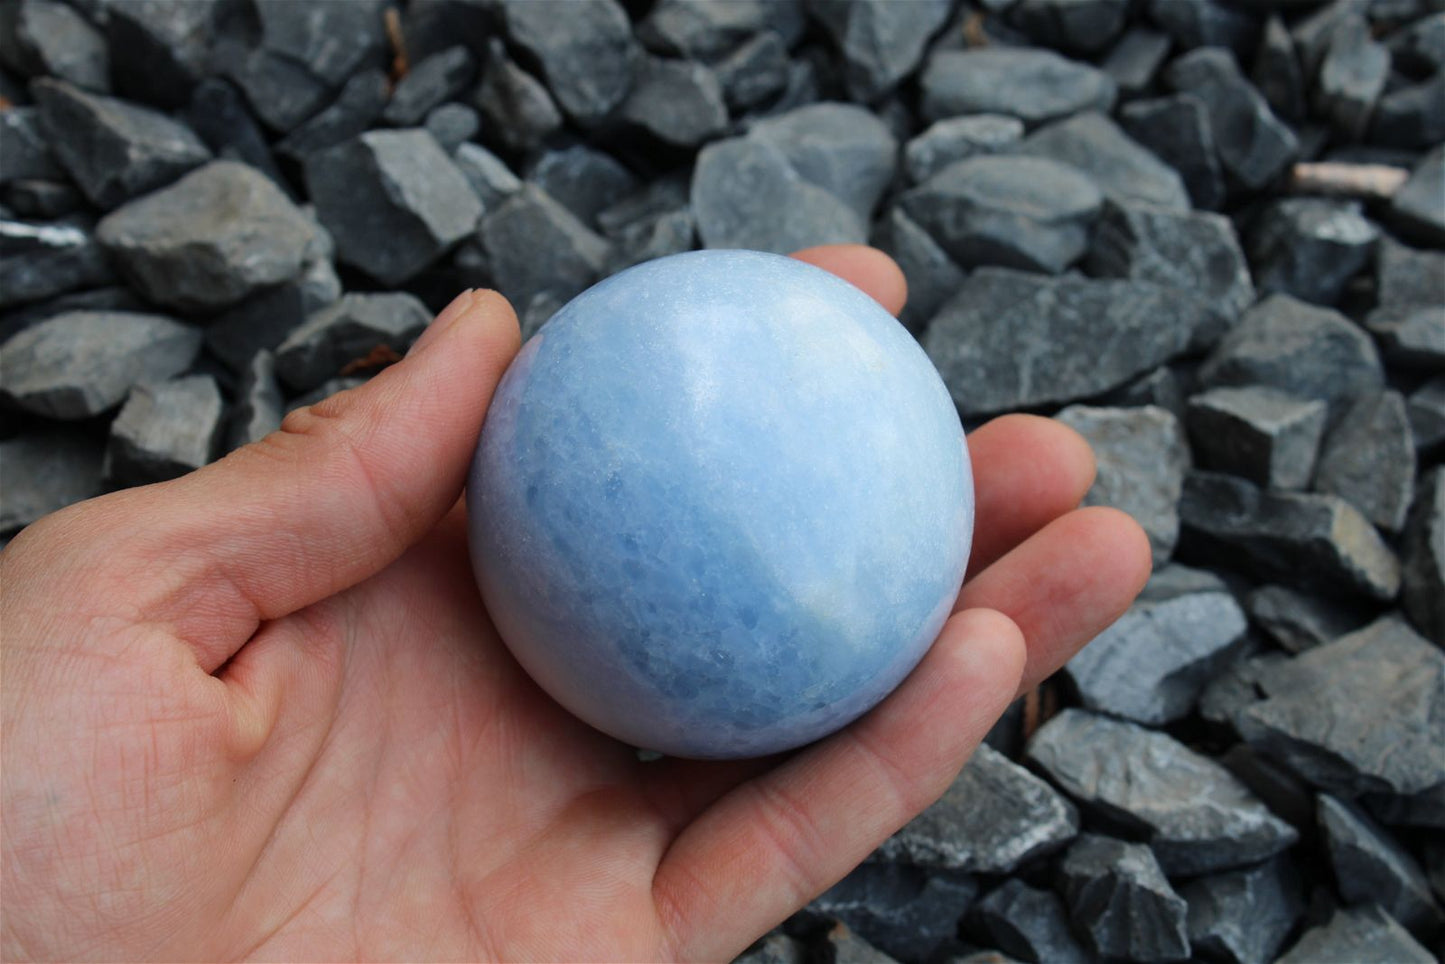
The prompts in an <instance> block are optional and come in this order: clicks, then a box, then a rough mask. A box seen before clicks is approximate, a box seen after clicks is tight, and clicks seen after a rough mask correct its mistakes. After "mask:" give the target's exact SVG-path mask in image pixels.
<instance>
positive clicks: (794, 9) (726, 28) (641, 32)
mask: <svg viewBox="0 0 1445 964" xmlns="http://www.w3.org/2000/svg"><path fill="white" fill-rule="evenodd" d="M804 26H805V16H804V11H803V4H802V2H801V0H730V2H728V3H695V2H693V0H660V2H658V3H657V4H655V5H654V6H653V8H652V10H651V11H650V12H649V13H648V15H647V18H646V19H645V20H643V21H642V23H641V24H639V25H638V30H637V35H638V37H639V38H641V40H642V42H643V43H644V44H646V45H647V47H648V49H649V50H655V51H656V52H658V53H662V54H668V55H670V56H675V57H685V58H687V59H689V60H713V59H715V58H717V57H720V56H722V55H723V54H725V53H727V52H728V51H729V50H734V49H736V48H737V47H738V46H739V45H740V44H742V43H744V42H746V41H747V40H749V39H750V38H752V37H755V36H757V35H758V34H760V33H762V32H764V31H767V32H769V33H774V34H777V36H778V37H779V39H781V40H782V41H783V43H784V44H785V45H787V46H791V45H792V44H793V43H794V42H796V41H797V40H798V38H799V37H800V36H801V35H802V33H803V29H804Z"/></svg>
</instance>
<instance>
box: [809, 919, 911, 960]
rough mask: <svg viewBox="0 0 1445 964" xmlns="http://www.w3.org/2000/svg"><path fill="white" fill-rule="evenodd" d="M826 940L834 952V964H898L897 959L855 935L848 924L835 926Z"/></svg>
mask: <svg viewBox="0 0 1445 964" xmlns="http://www.w3.org/2000/svg"><path fill="white" fill-rule="evenodd" d="M826 939H827V942H828V947H829V949H830V950H831V951H832V952H833V955H832V959H833V964H898V959H897V958H895V957H892V956H890V955H888V954H885V953H883V952H882V951H880V950H879V949H878V948H876V947H874V946H873V945H872V944H870V943H868V942H867V941H865V940H864V939H863V938H861V937H859V936H858V935H857V934H855V933H853V932H852V931H851V930H849V929H848V925H847V924H844V923H841V922H840V923H837V924H834V925H833V927H832V928H831V929H830V930H829V931H828V935H827V938H826Z"/></svg>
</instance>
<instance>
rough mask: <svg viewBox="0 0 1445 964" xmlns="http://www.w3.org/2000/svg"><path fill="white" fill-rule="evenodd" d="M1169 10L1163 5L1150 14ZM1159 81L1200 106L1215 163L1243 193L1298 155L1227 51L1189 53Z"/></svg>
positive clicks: (1212, 49)
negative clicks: (1206, 120) (1204, 113)
mask: <svg viewBox="0 0 1445 964" xmlns="http://www.w3.org/2000/svg"><path fill="white" fill-rule="evenodd" d="M1189 5H1190V4H1182V3H1181V4H1177V6H1180V7H1186V6H1189ZM1173 6H1176V4H1174V3H1172V2H1171V0H1164V2H1162V3H1158V4H1156V9H1168V8H1170V7H1173ZM1164 79H1165V82H1166V83H1168V84H1169V86H1170V87H1171V88H1173V89H1174V90H1175V91H1177V92H1184V93H1190V94H1193V95H1194V96H1196V97H1198V98H1199V99H1200V100H1202V101H1203V102H1204V106H1205V109H1206V110H1207V111H1208V114H1209V124H1210V130H1211V132H1212V134H1213V139H1214V144H1215V149H1216V150H1217V152H1218V155H1219V160H1220V163H1221V164H1222V165H1223V166H1224V169H1225V170H1226V171H1228V172H1229V174H1230V175H1232V176H1233V177H1234V178H1235V179H1237V180H1238V181H1239V182H1240V183H1241V184H1242V185H1244V187H1246V188H1248V189H1249V190H1258V189H1260V188H1262V187H1264V186H1265V185H1267V184H1269V183H1270V182H1271V181H1273V180H1274V179H1275V178H1276V177H1277V176H1278V175H1279V174H1280V173H1281V172H1282V171H1284V169H1285V168H1286V167H1287V166H1288V165H1289V164H1290V162H1291V161H1293V160H1294V158H1295V155H1296V153H1297V152H1298V150H1299V142H1298V140H1297V139H1296V138H1295V135H1294V132H1293V131H1291V130H1290V129H1289V127H1288V126H1287V125H1286V124H1284V123H1283V122H1282V121H1281V120H1280V119H1279V118H1278V117H1276V116H1275V115H1274V111H1272V110H1270V108H1269V104H1268V103H1267V102H1266V101H1265V99H1264V97H1263V96H1262V95H1261V94H1260V93H1259V91H1257V90H1255V88H1254V85H1252V84H1251V83H1250V82H1249V81H1248V80H1247V79H1246V78H1245V76H1244V75H1243V74H1242V73H1240V70H1239V67H1238V65H1237V64H1236V63H1235V61H1234V58H1233V57H1232V56H1230V54H1229V52H1228V51H1227V50H1223V49H1220V48H1218V47H1206V48H1203V49H1199V50H1191V51H1190V52H1189V53H1187V54H1185V55H1183V56H1182V57H1179V58H1177V59H1176V60H1175V61H1174V62H1173V63H1171V64H1170V65H1169V67H1168V68H1166V69H1165V71H1164Z"/></svg>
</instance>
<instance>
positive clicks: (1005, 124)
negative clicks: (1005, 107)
mask: <svg viewBox="0 0 1445 964" xmlns="http://www.w3.org/2000/svg"><path fill="white" fill-rule="evenodd" d="M1023 136H1024V123H1023V121H1021V120H1019V119H1018V118H1017V117H1006V116H1004V115H1002V114H972V115H969V116H967V117H950V118H948V119H947V120H941V121H938V122H937V123H935V124H933V125H932V126H931V127H929V128H928V130H926V131H924V132H923V133H922V134H919V135H918V136H917V137H915V138H913V139H912V140H911V141H909V142H908V145H907V147H905V148H904V151H903V164H904V168H905V169H906V170H907V172H908V177H909V179H910V180H911V181H913V183H915V184H917V183H920V182H922V181H926V180H928V179H929V178H930V177H932V176H933V175H935V174H937V173H938V172H939V171H941V170H943V169H944V168H945V167H947V166H948V165H950V164H952V163H954V162H955V161H962V160H966V159H967V158H970V157H975V156H977V155H979V154H999V153H1002V152H1005V151H1008V150H1009V149H1010V148H1012V147H1013V146H1014V145H1016V144H1017V143H1018V142H1019V141H1020V140H1022V139H1023Z"/></svg>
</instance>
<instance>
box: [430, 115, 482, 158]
mask: <svg viewBox="0 0 1445 964" xmlns="http://www.w3.org/2000/svg"><path fill="white" fill-rule="evenodd" d="M422 127H423V128H425V129H426V131H427V133H429V134H431V136H432V137H435V138H436V139H437V143H438V144H440V145H441V146H442V150H444V151H446V152H447V153H448V154H455V151H456V150H457V148H459V147H461V146H462V145H463V144H465V143H466V142H467V141H469V140H471V139H472V138H473V137H476V136H477V134H479V133H481V130H482V119H481V116H480V115H478V114H477V112H476V111H475V110H473V109H472V108H470V107H468V106H467V105H466V104H457V103H447V104H442V105H441V106H439V107H434V108H432V109H431V110H430V111H429V112H428V113H427V115H426V120H425V121H424V122H423V123H422ZM453 159H455V158H453Z"/></svg>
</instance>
